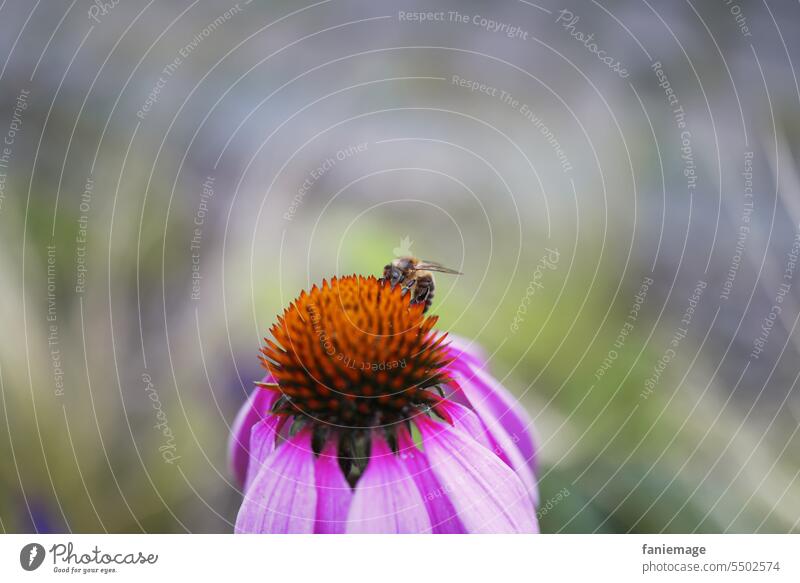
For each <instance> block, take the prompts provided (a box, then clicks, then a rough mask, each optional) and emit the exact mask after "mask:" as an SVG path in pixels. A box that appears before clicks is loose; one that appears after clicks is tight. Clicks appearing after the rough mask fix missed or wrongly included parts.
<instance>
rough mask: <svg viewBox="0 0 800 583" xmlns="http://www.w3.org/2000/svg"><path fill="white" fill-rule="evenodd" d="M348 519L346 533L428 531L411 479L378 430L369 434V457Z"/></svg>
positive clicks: (428, 521) (420, 499)
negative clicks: (370, 441) (370, 436)
mask: <svg viewBox="0 0 800 583" xmlns="http://www.w3.org/2000/svg"><path fill="white" fill-rule="evenodd" d="M347 522H348V524H347V532H348V533H388V534H393V533H401V534H406V533H424V532H431V522H430V519H429V518H428V511H427V509H426V507H425V503H424V502H423V500H422V496H421V495H420V493H419V490H418V489H417V485H416V483H415V482H414V479H413V478H412V477H411V476H410V475H409V473H408V470H407V469H406V467H405V465H404V464H402V463H401V462H400V460H398V459H397V456H395V455H394V454H393V453H392V451H391V450H390V449H389V446H388V445H387V444H386V441H385V440H384V439H383V437H382V436H381V435H380V433H379V432H378V431H375V432H373V434H372V451H371V452H370V460H369V463H368V464H367V469H366V470H364V474H363V475H362V476H361V478H360V479H359V480H358V484H357V485H356V492H355V494H354V495H353V502H352V504H351V505H350V512H349V513H348V516H347Z"/></svg>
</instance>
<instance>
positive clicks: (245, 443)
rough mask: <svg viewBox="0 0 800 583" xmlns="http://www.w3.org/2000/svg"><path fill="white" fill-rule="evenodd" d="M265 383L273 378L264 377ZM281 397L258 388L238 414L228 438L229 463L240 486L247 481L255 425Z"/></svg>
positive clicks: (273, 392) (276, 393)
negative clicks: (251, 435)
mask: <svg viewBox="0 0 800 583" xmlns="http://www.w3.org/2000/svg"><path fill="white" fill-rule="evenodd" d="M264 382H272V377H271V376H269V375H267V376H266V377H264ZM279 396H280V394H279V393H278V392H277V391H271V390H269V389H263V388H261V387H256V389H255V390H254V391H253V392H252V393H250V396H249V397H248V398H247V401H245V403H244V405H242V408H241V409H239V412H238V413H237V414H236V419H235V420H234V421H233V425H232V426H231V434H230V437H229V438H228V463H230V465H231V472H232V473H233V476H234V477H235V478H236V481H237V483H238V484H239V485H240V486H242V485H244V483H245V481H246V479H247V466H248V464H249V462H250V454H249V453H248V450H249V448H250V432H251V430H252V428H253V425H255V424H256V423H258V422H259V421H260V420H261V419H264V418H266V416H267V414H268V412H269V410H270V409H271V408H272V405H274V404H275V401H276V400H277V399H278V397H279Z"/></svg>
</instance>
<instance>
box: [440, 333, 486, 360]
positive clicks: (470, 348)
mask: <svg viewBox="0 0 800 583" xmlns="http://www.w3.org/2000/svg"><path fill="white" fill-rule="evenodd" d="M447 339H448V341H449V343H448V348H449V349H450V352H451V356H455V357H457V358H459V359H466V360H469V361H470V362H473V363H475V364H477V365H478V366H480V365H481V364H482V363H484V362H486V361H487V360H488V357H487V355H486V352H485V351H484V350H483V348H482V347H481V346H480V345H479V344H478V343H477V342H474V341H472V340H468V339H466V338H463V337H461V336H456V335H455V334H448V335H447Z"/></svg>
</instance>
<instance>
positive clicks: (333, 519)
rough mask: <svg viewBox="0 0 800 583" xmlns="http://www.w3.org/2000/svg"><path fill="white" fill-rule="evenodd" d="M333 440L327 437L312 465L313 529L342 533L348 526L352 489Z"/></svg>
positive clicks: (324, 532)
mask: <svg viewBox="0 0 800 583" xmlns="http://www.w3.org/2000/svg"><path fill="white" fill-rule="evenodd" d="M336 447H337V446H336V442H335V441H330V442H329V443H328V444H327V445H326V447H325V449H324V450H323V451H322V453H321V454H320V455H319V457H318V458H317V461H316V465H315V466H314V474H315V476H316V480H317V523H316V526H315V527H314V532H317V533H320V534H342V533H344V531H345V529H346V527H347V513H348V511H349V510H350V503H351V501H352V500H353V490H352V489H351V488H350V484H348V483H347V480H345V479H344V474H343V473H342V469H341V468H340V467H339V461H338V459H337V457H336Z"/></svg>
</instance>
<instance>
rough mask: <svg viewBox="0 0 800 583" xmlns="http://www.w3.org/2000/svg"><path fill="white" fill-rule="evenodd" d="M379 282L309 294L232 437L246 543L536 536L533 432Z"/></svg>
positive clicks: (266, 352) (294, 308)
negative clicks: (362, 536) (258, 535)
mask: <svg viewBox="0 0 800 583" xmlns="http://www.w3.org/2000/svg"><path fill="white" fill-rule="evenodd" d="M408 299H409V298H408V297H407V295H404V293H403V291H402V290H401V289H400V287H399V286H395V287H391V286H390V285H388V284H383V283H381V282H379V281H378V280H376V279H375V278H374V277H360V276H349V277H343V278H338V279H337V278H334V279H332V280H331V281H330V283H328V282H323V284H322V286H321V287H317V286H314V287H313V288H312V289H311V291H310V292H305V291H304V292H303V293H302V294H301V295H300V296H299V297H298V298H297V299H296V300H295V301H294V302H292V303H291V304H290V305H289V307H288V308H287V309H286V310H285V311H284V313H283V315H282V316H280V317H279V318H278V321H277V323H276V324H275V325H274V326H273V327H272V329H271V332H272V336H273V340H270V339H266V340H265V346H264V347H263V348H262V351H261V352H262V357H261V359H262V363H263V364H264V366H265V368H266V369H267V371H268V374H267V375H266V377H265V379H264V382H262V383H258V384H259V387H258V388H257V389H256V390H255V391H254V393H253V394H252V395H251V397H250V399H249V400H248V402H247V403H245V405H244V407H243V408H242V410H241V411H240V413H239V415H238V417H237V419H236V421H235V423H234V427H233V432H232V436H231V443H230V456H231V461H232V465H233V469H234V473H235V474H236V477H237V479H238V480H239V482H240V483H241V484H242V485H243V486H244V500H243V502H242V506H241V508H240V510H239V515H238V517H237V520H236V531H237V532H276V533H281V532H308V533H311V532H319V533H329V532H389V533H395V532H414V533H416V532H456V533H457V532H535V531H536V530H537V528H538V527H537V523H536V518H535V512H534V506H535V503H536V496H537V493H536V483H535V478H534V474H533V469H532V467H533V466H532V463H533V456H534V448H533V442H532V440H531V437H530V420H529V419H528V418H527V415H526V414H525V413H524V411H523V410H521V409H520V408H519V407H518V406H517V405H516V403H515V402H514V400H513V397H511V395H510V394H509V393H508V392H507V391H506V390H505V389H504V388H503V387H502V386H501V385H499V383H497V382H496V381H495V380H494V379H492V378H491V376H489V375H488V373H486V372H485V371H484V370H483V365H482V361H483V358H482V355H481V354H479V353H478V351H476V350H474V349H471V348H469V347H467V346H465V345H464V342H463V341H461V340H459V339H456V340H453V341H449V342H448V337H447V335H446V334H441V333H438V332H436V331H435V330H434V328H433V326H434V325H435V323H436V317H435V316H424V315H423V313H422V311H423V309H424V306H423V305H422V304H418V305H411V304H410V302H409V301H408Z"/></svg>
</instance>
